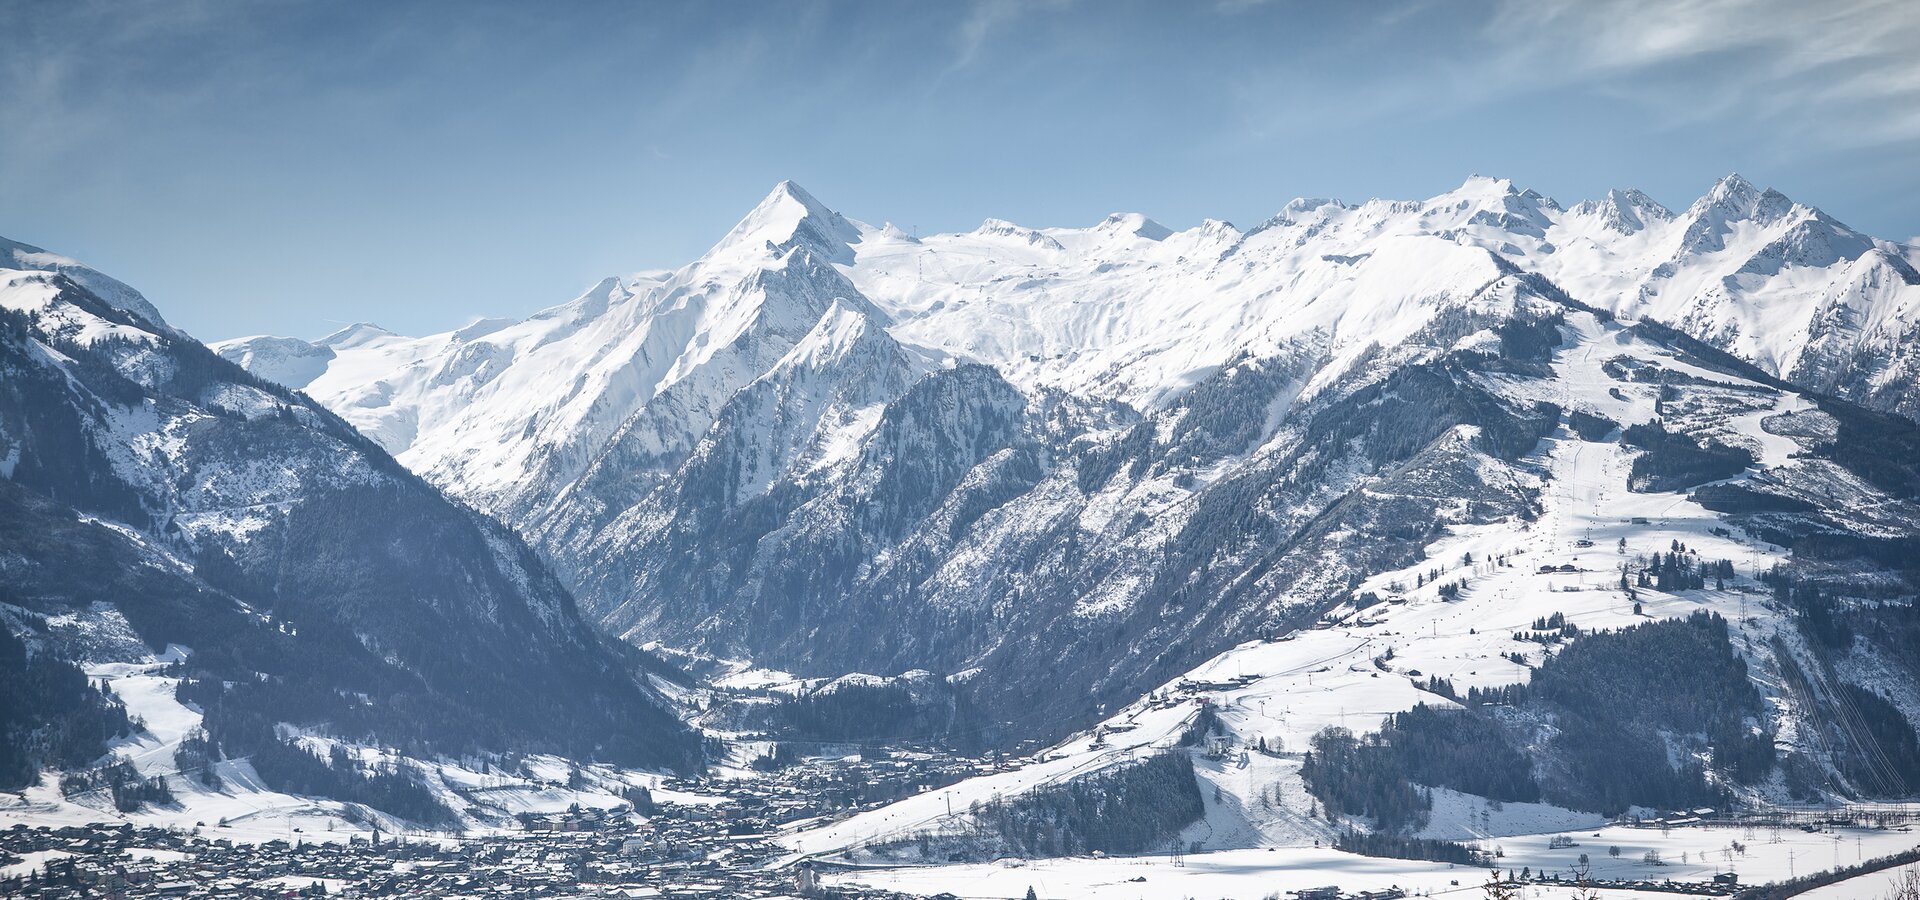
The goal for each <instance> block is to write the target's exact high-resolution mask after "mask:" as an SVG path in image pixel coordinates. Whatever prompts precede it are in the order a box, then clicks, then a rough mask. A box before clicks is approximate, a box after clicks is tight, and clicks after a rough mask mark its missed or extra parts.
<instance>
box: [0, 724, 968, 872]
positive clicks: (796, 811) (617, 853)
mask: <svg viewBox="0 0 1920 900" xmlns="http://www.w3.org/2000/svg"><path fill="white" fill-rule="evenodd" d="M995 765H996V763H994V762H993V761H990V760H974V759H970V758H966V757H960V756H953V755H950V754H945V753H939V752H921V751H913V750H893V751H885V752H872V753H868V754H865V755H860V756H849V757H839V758H834V759H830V760H821V761H816V762H803V763H800V764H797V765H792V766H788V767H786V768H782V769H780V770H777V771H774V772H767V773H761V774H760V775H758V776H757V777H753V778H745V779H737V780H713V781H703V782H697V783H675V784H673V785H671V787H673V788H675V790H673V791H666V792H662V793H663V794H666V795H667V796H670V797H674V798H676V799H685V800H687V801H688V802H662V803H657V804H649V805H648V806H647V808H645V809H641V810H635V809H634V808H632V807H631V806H622V807H618V808H612V809H598V808H585V807H573V808H570V809H567V810H564V811H558V812H529V813H525V814H522V815H520V816H518V817H517V821H518V825H519V828H518V830H506V831H502V832H500V833H497V834H492V835H488V836H484V837H472V836H469V837H464V838H454V837H442V838H435V839H430V840H413V841H403V840H396V839H395V838H393V837H392V836H390V835H389V836H382V835H381V834H380V833H379V832H377V831H375V832H373V833H371V834H369V833H366V832H360V833H356V834H353V835H346V834H330V835H324V836H323V835H300V834H289V835H288V838H289V839H288V840H274V841H268V842H265V843H257V844H248V843H237V842H234V841H231V840H227V839H225V838H223V837H221V836H220V832H219V829H217V828H215V829H206V828H196V829H193V830H192V831H190V832H182V831H171V830H166V829H159V828H135V827H134V826H132V825H129V824H121V823H111V824H95V825H87V826H70V827H63V828H51V827H45V826H42V827H28V826H26V825H14V826H12V827H10V828H4V829H0V873H5V874H4V876H0V896H8V897H12V896H22V897H33V898H59V900H65V898H81V897H88V898H93V897H104V898H110V900H111V898H123V897H181V898H192V900H252V898H268V897H276V898H285V897H317V896H330V897H428V896H431V897H447V896H469V897H556V898H558V897H614V898H623V900H652V898H661V900H675V898H721V897H725V898H733V897H779V896H799V895H803V894H804V895H808V896H832V897H844V898H859V900H870V898H880V897H887V898H891V897H895V896H898V895H894V894H890V893H886V892H875V891H869V890H864V889H856V888H833V889H826V888H823V887H821V886H820V884H819V882H818V879H817V878H815V877H814V873H813V872H812V871H811V870H810V869H802V870H794V871H784V870H776V869H772V868H770V867H769V866H768V863H769V862H770V861H771V860H773V859H774V858H775V857H776V855H777V854H778V853H779V852H780V851H779V848H778V847H776V846H775V845H774V844H773V843H772V842H771V841H770V840H769V839H768V838H769V836H770V835H771V834H773V833H774V832H776V831H777V830H779V829H781V828H782V827H788V826H793V825H795V824H797V823H800V822H804V821H817V820H826V819H832V818H836V817H841V816H848V815H853V814H854V813H857V812H859V811H861V810H864V809H870V808H872V807H874V806H877V805H879V804H882V803H887V802H891V801H893V800H897V799H899V798H901V797H904V796H907V795H910V794H913V793H917V792H921V791H926V790H932V789H935V788H937V787H941V786H944V785H946V784H951V783H953V782H955V781H959V780H961V779H963V778H967V777H970V776H973V775H977V774H981V773H982V772H985V771H988V770H990V769H991V768H993V767H994V766H995ZM696 798H697V799H696ZM314 837H322V838H325V839H327V840H325V841H323V842H319V843H312V842H309V841H310V840H311V839H312V838H314Z"/></svg>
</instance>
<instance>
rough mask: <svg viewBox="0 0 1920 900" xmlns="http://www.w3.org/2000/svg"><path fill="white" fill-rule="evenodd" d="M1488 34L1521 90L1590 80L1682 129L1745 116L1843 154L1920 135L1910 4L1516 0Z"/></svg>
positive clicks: (1496, 66) (1915, 32)
mask: <svg viewBox="0 0 1920 900" xmlns="http://www.w3.org/2000/svg"><path fill="white" fill-rule="evenodd" d="M1485 36H1486V39H1487V41H1488V43H1489V48H1490V49H1491V50H1492V51H1493V55H1491V56H1490V57H1489V58H1488V63H1487V65H1488V66H1489V67H1490V68H1491V72H1492V74H1494V75H1496V76H1497V78H1498V80H1499V81H1500V82H1501V83H1504V84H1505V85H1506V86H1507V87H1509V88H1519V89H1523V90H1524V89H1525V88H1527V87H1529V86H1538V85H1564V84H1566V83H1568V82H1589V83H1592V84H1593V86H1594V87H1595V88H1596V89H1599V90H1603V91H1608V92H1612V93H1615V94H1618V95H1625V96H1633V97H1636V98H1638V99H1640V100H1642V101H1644V102H1645V103H1646V104H1647V105H1649V106H1652V107H1657V108H1660V109H1661V110H1663V111H1664V112H1666V113H1668V114H1670V115H1673V116H1675V117H1676V118H1677V119H1679V120H1681V121H1685V120H1687V119H1689V118H1691V119H1694V120H1703V119H1706V118H1709V117H1713V116H1719V115H1727V114H1734V115H1744V116H1748V117H1751V118H1754V119H1760V120H1768V121H1770V122H1771V123H1772V124H1774V125H1776V126H1778V127H1781V128H1783V129H1787V130H1789V131H1790V132H1792V133H1793V134H1795V135H1796V136H1797V137H1798V138H1800V139H1803V140H1805V141H1808V142H1811V143H1821V144H1826V145H1829V146H1842V147H1845V146H1862V145H1872V144H1877V143H1884V142H1888V141H1906V140H1915V139H1920V52H1915V50H1914V48H1915V47H1920V13H1916V12H1915V9H1914V7H1913V5H1912V4H1911V3H1910V2H1905V0H1827V2H1820V3H1804V2H1795V0H1621V2H1613V3H1589V2H1582V0H1504V2H1503V3H1502V4H1501V5H1500V6H1499V7H1498V9H1497V11H1496V12H1495V14H1494V15H1493V16H1492V17H1491V19H1490V20H1489V22H1488V23H1487V26H1486V31H1485ZM1483 74H1484V73H1483Z"/></svg>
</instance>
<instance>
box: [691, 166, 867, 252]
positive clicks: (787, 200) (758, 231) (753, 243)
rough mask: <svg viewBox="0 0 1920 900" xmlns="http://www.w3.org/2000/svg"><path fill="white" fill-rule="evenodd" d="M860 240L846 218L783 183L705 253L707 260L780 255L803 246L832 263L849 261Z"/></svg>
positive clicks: (788, 184) (774, 188) (797, 189)
mask: <svg viewBox="0 0 1920 900" xmlns="http://www.w3.org/2000/svg"><path fill="white" fill-rule="evenodd" d="M859 241H860V231H859V229H858V228H857V227H856V226H855V225H854V224H853V223H851V222H849V221H847V219H846V217H845V216H842V215H840V214H839V213H837V212H834V211H833V210H831V209H828V208H827V207H826V206H825V205H823V204H822V203H821V202H820V201H819V200H816V199H814V196H813V195H812V194H809V193H807V192H806V190H805V189H804V188H802V187H800V186H799V185H797V184H794V183H793V182H791V181H782V182H780V183H779V184H777V185H774V186H773V191H772V192H770V193H768V194H767V196H766V199H764V200H761V201H760V204H759V205H758V206H755V207H754V208H753V211H752V212H749V213H747V215H746V217H745V218H743V219H741V220H740V222H739V224H737V225H735V226H733V230H732V231H729V232H727V236H726V237H724V238H721V239H720V242H719V243H718V244H715V245H714V247H713V249H712V250H710V251H708V252H707V257H708V258H710V259H712V258H717V257H721V256H729V255H734V254H736V253H744V254H747V255H750V256H759V255H780V254H784V253H785V252H786V251H788V250H791V249H793V248H794V247H796V246H800V245H805V246H806V247H807V248H808V249H809V250H811V251H813V252H815V253H817V254H819V255H821V256H824V257H825V258H827V259H830V260H832V261H834V262H850V261H851V260H852V250H851V249H850V247H851V245H853V244H856V243H859Z"/></svg>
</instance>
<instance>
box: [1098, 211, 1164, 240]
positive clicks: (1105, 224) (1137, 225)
mask: <svg viewBox="0 0 1920 900" xmlns="http://www.w3.org/2000/svg"><path fill="white" fill-rule="evenodd" d="M1095 230H1097V231H1102V232H1106V233H1108V234H1127V235H1133V236H1136V237H1143V238H1146V239H1147V240H1150V241H1164V240H1166V239H1167V238H1168V237H1170V236H1172V235H1173V229H1171V228H1168V227H1167V226H1165V225H1162V224H1160V223H1159V222H1155V221H1154V220H1152V219H1149V218H1147V217H1146V216H1144V215H1141V214H1140V213H1114V214H1112V215H1110V216H1107V217H1106V219H1104V220H1102V221H1101V222H1100V224H1099V225H1098V226H1095Z"/></svg>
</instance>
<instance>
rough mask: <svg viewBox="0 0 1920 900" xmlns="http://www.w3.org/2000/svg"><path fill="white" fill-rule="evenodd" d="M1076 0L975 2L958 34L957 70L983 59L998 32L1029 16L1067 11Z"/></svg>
mask: <svg viewBox="0 0 1920 900" xmlns="http://www.w3.org/2000/svg"><path fill="white" fill-rule="evenodd" d="M1072 3H1073V0H974V3H973V5H972V6H971V7H970V8H969V9H968V10H967V14H966V15H965V16H963V17H961V19H960V24H959V27H958V28H956V29H955V30H954V36H953V39H954V54H955V55H954V61H953V67H954V68H956V69H957V68H963V67H965V66H967V65H970V64H972V63H973V61H974V60H975V59H976V58H978V57H979V55H980V50H981V49H982V48H983V47H985V46H986V44H987V40H988V39H989V38H991V37H992V36H993V35H994V33H995V32H999V31H1003V30H1005V29H1006V28H1007V27H1008V26H1010V25H1012V24H1013V23H1014V22H1017V21H1019V20H1020V19H1021V18H1023V17H1025V16H1026V15H1028V14H1029V13H1033V12H1048V11H1055V10H1060V9H1064V8H1066V7H1067V6H1070V5H1072Z"/></svg>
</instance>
